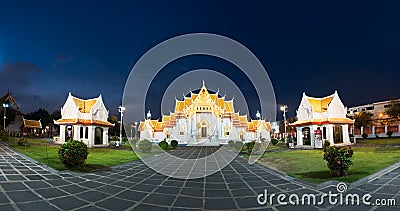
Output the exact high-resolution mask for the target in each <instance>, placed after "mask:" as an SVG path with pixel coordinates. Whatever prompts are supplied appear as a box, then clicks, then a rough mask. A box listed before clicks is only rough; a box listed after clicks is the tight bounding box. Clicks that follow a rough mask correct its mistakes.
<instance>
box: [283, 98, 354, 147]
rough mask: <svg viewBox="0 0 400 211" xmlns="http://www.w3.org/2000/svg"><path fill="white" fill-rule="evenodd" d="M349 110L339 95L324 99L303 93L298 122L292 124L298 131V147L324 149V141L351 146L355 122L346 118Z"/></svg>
mask: <svg viewBox="0 0 400 211" xmlns="http://www.w3.org/2000/svg"><path fill="white" fill-rule="evenodd" d="M346 114H347V108H346V107H345V106H344V104H343V103H342V101H341V100H340V98H339V95H338V93H337V92H336V91H335V93H334V94H332V95H330V96H327V97H323V98H316V97H309V96H307V95H306V94H305V93H303V97H302V100H301V103H300V106H299V108H298V109H297V121H296V122H294V123H292V124H290V125H291V126H294V127H296V130H297V146H310V147H315V148H322V144H323V141H329V142H330V143H331V145H334V144H351V142H350V137H349V125H353V124H354V120H351V119H349V118H347V117H346Z"/></svg>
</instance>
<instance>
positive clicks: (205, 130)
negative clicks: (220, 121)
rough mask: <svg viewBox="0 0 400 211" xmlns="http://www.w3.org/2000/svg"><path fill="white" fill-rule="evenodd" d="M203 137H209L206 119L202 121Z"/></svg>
mask: <svg viewBox="0 0 400 211" xmlns="http://www.w3.org/2000/svg"><path fill="white" fill-rule="evenodd" d="M201 137H202V138H207V122H205V121H204V122H202V123H201Z"/></svg>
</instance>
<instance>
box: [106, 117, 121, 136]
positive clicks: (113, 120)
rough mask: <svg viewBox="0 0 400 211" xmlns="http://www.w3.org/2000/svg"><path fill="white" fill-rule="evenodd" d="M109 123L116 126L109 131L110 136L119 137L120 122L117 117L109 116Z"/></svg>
mask: <svg viewBox="0 0 400 211" xmlns="http://www.w3.org/2000/svg"><path fill="white" fill-rule="evenodd" d="M107 121H109V122H110V123H112V124H115V126H114V127H111V128H110V129H108V134H109V135H110V136H119V122H118V117H116V116H109V117H108V119H107Z"/></svg>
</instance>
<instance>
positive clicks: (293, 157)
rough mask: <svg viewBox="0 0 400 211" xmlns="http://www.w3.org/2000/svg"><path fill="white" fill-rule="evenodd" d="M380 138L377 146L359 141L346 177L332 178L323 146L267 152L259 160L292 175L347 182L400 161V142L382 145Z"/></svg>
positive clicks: (322, 180)
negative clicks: (314, 148)
mask: <svg viewBox="0 0 400 211" xmlns="http://www.w3.org/2000/svg"><path fill="white" fill-rule="evenodd" d="M385 141H387V140H385ZM399 141H400V140H399V139H397V140H392V141H390V142H389V143H393V142H395V143H397V142H399ZM378 142H379V140H377V142H376V144H375V145H376V146H374V147H365V146H364V145H366V144H367V143H365V144H364V143H363V144H357V145H355V147H353V149H354V156H353V165H351V166H350V169H349V172H348V175H347V176H344V177H334V178H332V177H331V176H330V171H329V169H328V167H327V166H326V161H324V160H323V151H322V150H289V151H284V152H269V153H265V154H264V155H263V157H262V158H261V159H260V160H259V162H260V163H262V164H265V165H267V166H269V167H272V168H275V169H277V170H279V171H282V172H285V173H287V174H288V175H289V176H292V177H294V178H298V179H302V180H305V181H308V182H311V183H322V182H325V181H329V180H332V179H333V180H338V181H343V182H355V181H357V180H359V179H361V178H363V177H366V176H368V175H371V174H373V173H375V172H377V171H379V170H381V169H383V168H385V167H387V166H389V165H391V164H393V163H396V162H399V161H400V147H399V146H396V147H393V146H391V147H383V146H385V145H382V144H380V145H379V144H378ZM386 143H388V142H385V144H386ZM368 144H369V141H368Z"/></svg>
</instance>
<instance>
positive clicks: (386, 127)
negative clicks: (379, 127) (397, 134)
mask: <svg viewBox="0 0 400 211" xmlns="http://www.w3.org/2000/svg"><path fill="white" fill-rule="evenodd" d="M387 132H388V125H385V134H387Z"/></svg>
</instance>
